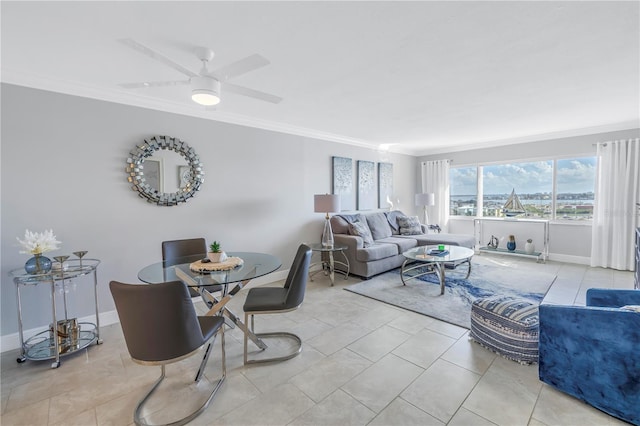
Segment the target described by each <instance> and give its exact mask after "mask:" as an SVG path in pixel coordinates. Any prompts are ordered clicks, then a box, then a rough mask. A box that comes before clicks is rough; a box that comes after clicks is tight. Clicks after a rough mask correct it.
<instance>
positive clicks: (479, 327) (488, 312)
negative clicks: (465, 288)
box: [469, 296, 539, 364]
mask: <svg viewBox="0 0 640 426" xmlns="http://www.w3.org/2000/svg"><path fill="white" fill-rule="evenodd" d="M538 322H539V321H538V303H536V302H532V301H530V300H526V299H516V298H514V297H506V296H493V297H487V298H482V299H477V300H475V301H474V302H473V305H471V332H470V333H469V337H470V338H471V339H473V340H475V341H476V342H478V343H480V344H481V345H482V346H484V347H486V348H488V349H490V350H492V351H494V352H496V353H498V354H500V355H502V356H504V357H505V358H509V359H512V360H514V361H518V362H520V363H522V364H532V363H537V362H538Z"/></svg>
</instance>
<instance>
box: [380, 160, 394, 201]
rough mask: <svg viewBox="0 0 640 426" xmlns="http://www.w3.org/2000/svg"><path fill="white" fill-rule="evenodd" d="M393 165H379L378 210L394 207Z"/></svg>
mask: <svg viewBox="0 0 640 426" xmlns="http://www.w3.org/2000/svg"><path fill="white" fill-rule="evenodd" d="M392 196H393V164H391V163H378V208H379V209H383V208H387V207H388V208H391V207H392V206H393V204H392V202H391V197H392Z"/></svg>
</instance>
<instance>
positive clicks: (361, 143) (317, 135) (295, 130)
mask: <svg viewBox="0 0 640 426" xmlns="http://www.w3.org/2000/svg"><path fill="white" fill-rule="evenodd" d="M0 81H1V82H2V83H7V84H13V85H17V86H24V87H29V88H33V89H39V90H45V91H50V92H56V93H63V94H66V95H71V96H79V97H84V98H90V99H96V100H100V101H106V102H113V103H119V104H124V105H128V106H134V107H140V108H146V109H152V110H156V111H162V112H168V113H172V114H180V115H186V116H190V117H197V118H202V119H205V120H212V121H219V122H223V123H228V124H235V125H239V126H246V127H252V128H257V129H262V130H268V131H273V132H280V133H286V134H291V135H296V136H302V137H306V138H312V139H320V140H324V141H329V142H336V143H341V144H346V145H352V146H357V147H360V148H367V149H373V150H377V151H385V152H393V153H397V154H405V155H410V156H414V157H421V156H425V155H434V154H444V153H450V152H460V151H468V150H472V149H483V148H492V147H498V146H504V145H515V144H520V143H527V142H535V141H543V140H549V139H560V138H567V137H573V136H584V135H589V134H596V133H605V132H613V131H618V130H629V129H634V128H640V120H634V121H627V122H621V123H612V124H607V125H600V126H593V127H587V128H581V129H568V130H561V131H557V132H550V133H543V134H536V135H528V136H522V137H517V138H509V139H501V140H484V141H482V140H480V141H473V142H471V141H469V142H463V143H460V144H456V145H447V146H439V147H438V146H436V147H432V148H424V149H415V148H414V149H412V148H409V147H406V146H402V145H400V144H377V143H372V142H369V141H366V140H362V139H357V138H350V137H348V136H343V135H339V134H335V133H330V132H324V131H321V130H316V129H311V128H306V127H299V126H293V125H290V124H286V123H281V122H275V121H270V120H262V119H258V118H254V117H249V116H245V115H241V114H234V113H229V112H224V111H217V110H215V109H206V108H202V107H200V106H197V105H195V104H193V105H191V104H190V103H182V102H176V101H171V100H161V99H158V98H153V97H149V96H144V95H141V94H138V93H136V94H134V93H131V92H129V91H124V90H120V89H113V90H107V89H104V88H101V87H98V86H92V85H87V84H81V83H78V82H75V81H69V80H62V79H53V78H50V77H47V76H42V75H39V74H35V73H25V72H13V71H11V70H6V69H1V70H0Z"/></svg>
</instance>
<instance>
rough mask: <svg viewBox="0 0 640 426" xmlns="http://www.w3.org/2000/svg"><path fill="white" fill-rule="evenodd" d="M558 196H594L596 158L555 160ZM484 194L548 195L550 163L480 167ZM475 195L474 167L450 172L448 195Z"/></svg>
mask: <svg viewBox="0 0 640 426" xmlns="http://www.w3.org/2000/svg"><path fill="white" fill-rule="evenodd" d="M557 164H558V172H557V184H558V193H582V192H593V191H594V187H595V176H596V157H585V158H573V159H562V160H557ZM483 180H484V193H485V194H487V195H490V194H505V193H506V194H508V193H510V192H511V190H512V189H515V191H516V193H518V194H531V193H538V192H541V193H551V192H552V191H553V188H552V186H553V161H552V160H548V161H532V162H523V163H509V164H497V165H488V166H484V167H483ZM475 193H476V167H475V166H473V167H463V168H451V195H453V196H455V195H471V194H475Z"/></svg>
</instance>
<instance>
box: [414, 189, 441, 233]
mask: <svg viewBox="0 0 640 426" xmlns="http://www.w3.org/2000/svg"><path fill="white" fill-rule="evenodd" d="M435 205H436V194H434V193H433V192H426V193H423V194H416V206H424V224H425V225H427V226H429V215H428V214H427V206H435Z"/></svg>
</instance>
